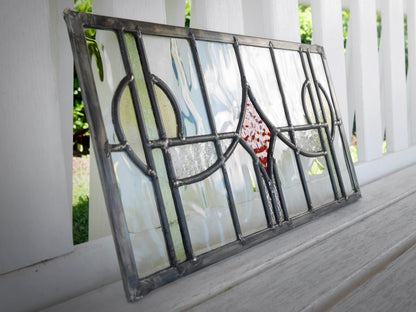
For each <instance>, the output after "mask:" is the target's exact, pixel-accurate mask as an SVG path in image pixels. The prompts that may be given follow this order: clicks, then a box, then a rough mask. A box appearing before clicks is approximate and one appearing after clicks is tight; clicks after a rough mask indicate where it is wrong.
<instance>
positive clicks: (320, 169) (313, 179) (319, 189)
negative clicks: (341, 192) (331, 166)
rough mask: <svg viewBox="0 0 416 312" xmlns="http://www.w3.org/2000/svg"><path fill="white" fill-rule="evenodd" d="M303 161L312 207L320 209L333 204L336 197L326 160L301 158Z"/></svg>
mask: <svg viewBox="0 0 416 312" xmlns="http://www.w3.org/2000/svg"><path fill="white" fill-rule="evenodd" d="M301 160H302V165H303V170H304V172H305V177H306V182H307V185H308V188H309V193H310V196H311V201H312V206H313V207H314V208H318V207H319V206H322V205H324V204H327V203H329V202H332V201H333V200H334V199H335V197H334V192H333V190H332V184H331V180H330V178H329V173H328V166H327V163H326V161H325V158H324V157H323V156H322V157H312V158H309V157H303V156H301Z"/></svg>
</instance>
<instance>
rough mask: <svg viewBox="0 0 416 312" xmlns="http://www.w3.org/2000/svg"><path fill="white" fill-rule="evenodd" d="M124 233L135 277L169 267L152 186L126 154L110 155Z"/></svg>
mask: <svg viewBox="0 0 416 312" xmlns="http://www.w3.org/2000/svg"><path fill="white" fill-rule="evenodd" d="M112 159H113V165H114V171H115V173H116V178H117V183H118V187H119V190H120V195H121V201H122V203H123V208H124V215H125V218H126V222H127V229H128V231H129V234H130V238H131V243H132V247H133V252H134V256H135V260H136V265H137V268H138V272H139V275H140V276H141V277H144V276H147V275H150V274H152V273H154V272H157V271H159V270H161V269H163V268H166V267H168V266H169V259H168V257H167V252H166V247H165V246H166V245H165V241H164V236H163V233H162V230H161V227H160V220H159V214H158V211H157V206H156V202H155V198H154V192H153V185H152V182H151V181H150V179H149V177H147V176H145V175H144V174H143V173H142V172H141V171H140V170H139V169H138V168H137V167H136V166H135V165H134V164H133V162H132V161H131V160H130V159H129V157H128V156H127V154H126V153H124V152H118V153H112Z"/></svg>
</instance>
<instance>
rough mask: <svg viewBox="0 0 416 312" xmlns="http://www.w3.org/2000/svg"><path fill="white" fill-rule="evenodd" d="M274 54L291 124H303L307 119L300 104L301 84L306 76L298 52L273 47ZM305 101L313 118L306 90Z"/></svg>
mask: <svg viewBox="0 0 416 312" xmlns="http://www.w3.org/2000/svg"><path fill="white" fill-rule="evenodd" d="M274 55H275V57H276V64H277V68H278V70H279V76H280V80H281V82H282V87H283V92H284V94H285V98H286V103H287V108H288V110H289V114H290V118H291V120H292V124H293V125H304V124H306V123H307V119H306V115H305V111H304V109H303V106H302V86H303V84H304V83H305V81H306V77H305V73H304V71H303V67H302V62H301V59H300V56H299V52H297V51H289V50H278V49H275V50H274ZM306 103H307V104H308V105H307V108H308V109H307V111H308V114H309V116H310V118H311V119H313V120H314V115H313V110H312V108H311V106H310V100H309V95H308V92H306ZM313 120H312V121H313Z"/></svg>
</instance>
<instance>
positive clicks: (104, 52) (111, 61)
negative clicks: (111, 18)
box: [91, 30, 126, 144]
mask: <svg viewBox="0 0 416 312" xmlns="http://www.w3.org/2000/svg"><path fill="white" fill-rule="evenodd" d="M95 40H96V43H97V49H98V51H99V55H93V56H91V67H92V72H93V74H94V82H95V86H96V88H97V93H98V100H99V102H100V106H101V114H102V117H103V120H104V127H105V131H106V134H107V138H108V141H109V143H111V144H116V143H119V142H118V140H117V137H116V133H115V131H114V126H113V122H112V117H111V102H112V100H113V95H114V91H115V90H116V88H117V86H118V84H119V83H120V81H121V80H122V79H123V78H124V76H125V75H126V72H125V70H124V65H123V61H122V58H121V54H120V48H119V45H118V40H117V36H116V35H115V33H114V32H112V31H105V30H96V36H95ZM97 57H100V58H101V61H102V65H103V76H102V77H103V80H101V79H100V75H99V69H98V67H97V62H96V58H97Z"/></svg>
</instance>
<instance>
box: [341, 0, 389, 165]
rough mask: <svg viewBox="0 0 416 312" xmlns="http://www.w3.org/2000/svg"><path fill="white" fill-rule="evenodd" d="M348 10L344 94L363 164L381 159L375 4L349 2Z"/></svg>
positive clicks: (372, 1) (370, 1) (370, 2)
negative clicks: (354, 120)
mask: <svg viewBox="0 0 416 312" xmlns="http://www.w3.org/2000/svg"><path fill="white" fill-rule="evenodd" d="M350 10H351V11H350V22H349V32H348V41H347V86H348V89H347V90H348V101H349V105H350V104H352V105H355V111H356V116H357V120H356V126H357V149H358V160H359V161H360V162H362V161H369V160H372V159H376V158H378V157H380V156H381V155H382V153H381V152H382V140H383V138H382V130H381V111H380V83H379V64H378V51H377V49H378V48H377V26H376V2H375V0H368V1H359V0H354V1H350ZM351 108H353V106H352V107H351ZM350 116H351V113H350ZM350 121H351V119H350Z"/></svg>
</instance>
